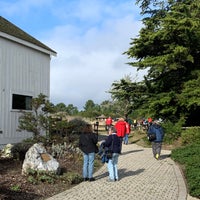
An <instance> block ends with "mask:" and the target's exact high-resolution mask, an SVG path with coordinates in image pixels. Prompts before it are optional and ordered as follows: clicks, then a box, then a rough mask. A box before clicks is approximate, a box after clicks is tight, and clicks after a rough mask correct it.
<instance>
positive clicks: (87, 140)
mask: <svg viewBox="0 0 200 200" xmlns="http://www.w3.org/2000/svg"><path fill="white" fill-rule="evenodd" d="M97 142H98V135H97V134H96V133H94V132H93V129H92V125H91V124H86V126H85V127H84V128H83V131H82V133H81V135H80V138H79V148H80V149H81V151H82V152H83V178H84V181H87V180H89V181H94V180H95V179H94V178H93V171H94V159H95V153H97V152H98V147H97Z"/></svg>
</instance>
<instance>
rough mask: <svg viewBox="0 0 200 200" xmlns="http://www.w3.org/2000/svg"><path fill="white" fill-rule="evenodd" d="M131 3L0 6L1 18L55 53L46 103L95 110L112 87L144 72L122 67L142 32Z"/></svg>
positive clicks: (0, 2) (7, 0) (92, 0)
mask: <svg viewBox="0 0 200 200" xmlns="http://www.w3.org/2000/svg"><path fill="white" fill-rule="evenodd" d="M139 13H140V10H139V7H138V6H136V5H135V0H59V1H58V0H0V15H1V16H2V17H4V18H6V19H7V20H9V21H10V22H12V23H14V24H15V25H16V26H18V27H19V28H21V29H22V30H24V31H25V32H27V33H28V34H30V35H31V36H33V37H35V38H36V39H38V40H39V41H41V42H43V43H44V44H46V45H47V46H49V47H50V48H52V49H53V50H55V51H56V52H57V54H58V55H57V57H52V60H51V77H50V78H51V85H50V101H51V102H52V103H54V104H57V103H61V102H62V103H65V104H66V105H68V104H73V105H74V106H77V107H78V108H79V109H80V110H81V109H82V108H83V106H84V105H85V103H86V101H87V100H90V99H91V100H93V101H94V103H97V104H100V103H101V102H103V101H104V100H110V98H111V97H110V94H109V93H107V92H106V91H108V90H109V89H110V88H111V85H112V83H113V82H114V81H118V80H120V79H121V78H123V77H125V76H126V75H130V76H131V77H132V78H133V79H134V80H136V79H137V80H141V79H142V77H143V75H144V72H140V71H139V72H137V71H136V69H135V68H132V67H131V66H129V65H127V64H125V63H126V62H128V61H129V60H128V58H127V56H126V55H122V54H123V52H125V51H127V50H128V49H129V47H130V44H129V43H130V42H131V38H134V37H136V36H137V35H138V33H139V30H140V29H141V27H142V24H141V21H140V18H141V16H140V15H139Z"/></svg>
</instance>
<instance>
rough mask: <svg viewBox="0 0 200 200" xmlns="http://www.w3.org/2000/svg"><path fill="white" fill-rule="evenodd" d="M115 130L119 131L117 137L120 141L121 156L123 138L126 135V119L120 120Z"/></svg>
mask: <svg viewBox="0 0 200 200" xmlns="http://www.w3.org/2000/svg"><path fill="white" fill-rule="evenodd" d="M115 129H116V131H117V136H118V137H119V139H120V154H121V151H122V142H123V138H124V136H125V134H126V122H125V121H124V118H119V120H118V121H117V123H116V124H115Z"/></svg>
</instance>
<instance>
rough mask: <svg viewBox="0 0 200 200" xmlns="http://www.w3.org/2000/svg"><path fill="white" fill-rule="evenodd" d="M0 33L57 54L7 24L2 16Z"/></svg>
mask: <svg viewBox="0 0 200 200" xmlns="http://www.w3.org/2000/svg"><path fill="white" fill-rule="evenodd" d="M0 32H3V33H6V34H8V35H11V36H14V37H16V38H19V39H22V40H24V41H27V42H30V43H32V44H34V45H36V46H39V47H41V48H43V49H46V50H48V51H50V52H52V53H54V54H55V55H56V54H57V53H56V52H55V51H54V50H52V49H51V48H49V47H48V46H46V45H45V44H43V43H42V42H40V41H39V40H37V39H35V38H34V37H32V36H31V35H29V34H28V33H26V32H24V31H23V30H21V29H20V28H19V27H17V26H15V25H14V24H12V23H11V22H9V21H8V20H6V19H5V18H3V17H2V16H0Z"/></svg>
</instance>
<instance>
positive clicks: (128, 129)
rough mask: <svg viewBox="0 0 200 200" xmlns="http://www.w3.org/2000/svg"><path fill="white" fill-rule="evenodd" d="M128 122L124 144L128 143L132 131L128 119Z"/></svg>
mask: <svg viewBox="0 0 200 200" xmlns="http://www.w3.org/2000/svg"><path fill="white" fill-rule="evenodd" d="M125 122H126V133H125V136H124V144H126V145H127V144H128V136H129V134H130V132H131V124H129V122H128V120H126V121H125Z"/></svg>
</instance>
